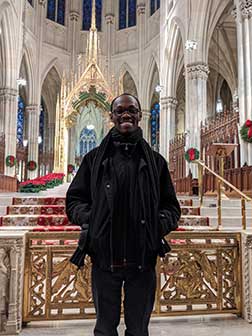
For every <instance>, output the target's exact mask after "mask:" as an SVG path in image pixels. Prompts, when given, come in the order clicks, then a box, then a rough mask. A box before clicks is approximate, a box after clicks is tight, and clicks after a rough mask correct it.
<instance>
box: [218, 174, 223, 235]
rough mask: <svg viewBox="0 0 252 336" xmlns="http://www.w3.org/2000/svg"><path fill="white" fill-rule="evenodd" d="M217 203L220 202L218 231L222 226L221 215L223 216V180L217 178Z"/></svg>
mask: <svg viewBox="0 0 252 336" xmlns="http://www.w3.org/2000/svg"><path fill="white" fill-rule="evenodd" d="M217 203H218V208H217V209H218V226H217V231H219V230H220V228H221V217H222V209H221V181H220V180H217Z"/></svg>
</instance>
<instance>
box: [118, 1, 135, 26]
mask: <svg viewBox="0 0 252 336" xmlns="http://www.w3.org/2000/svg"><path fill="white" fill-rule="evenodd" d="M135 25H136V0H119V29H124V28H127V27H133V26H135Z"/></svg>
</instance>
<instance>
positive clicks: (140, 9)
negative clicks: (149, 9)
mask: <svg viewBox="0 0 252 336" xmlns="http://www.w3.org/2000/svg"><path fill="white" fill-rule="evenodd" d="M145 8H146V5H145V4H144V3H140V4H138V5H137V15H142V14H145Z"/></svg>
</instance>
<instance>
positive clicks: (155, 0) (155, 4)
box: [150, 0, 160, 15]
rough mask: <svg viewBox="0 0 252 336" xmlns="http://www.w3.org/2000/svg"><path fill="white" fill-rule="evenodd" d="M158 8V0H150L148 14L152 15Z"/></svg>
mask: <svg viewBox="0 0 252 336" xmlns="http://www.w3.org/2000/svg"><path fill="white" fill-rule="evenodd" d="M159 8H160V0H150V15H153V14H154V13H155V12H156V11H157V10H158V9H159Z"/></svg>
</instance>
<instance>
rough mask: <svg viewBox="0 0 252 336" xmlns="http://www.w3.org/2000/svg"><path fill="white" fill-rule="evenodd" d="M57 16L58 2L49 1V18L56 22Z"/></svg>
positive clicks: (54, 0)
mask: <svg viewBox="0 0 252 336" xmlns="http://www.w3.org/2000/svg"><path fill="white" fill-rule="evenodd" d="M55 14H56V0H48V1H47V18H48V19H50V20H53V21H55Z"/></svg>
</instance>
